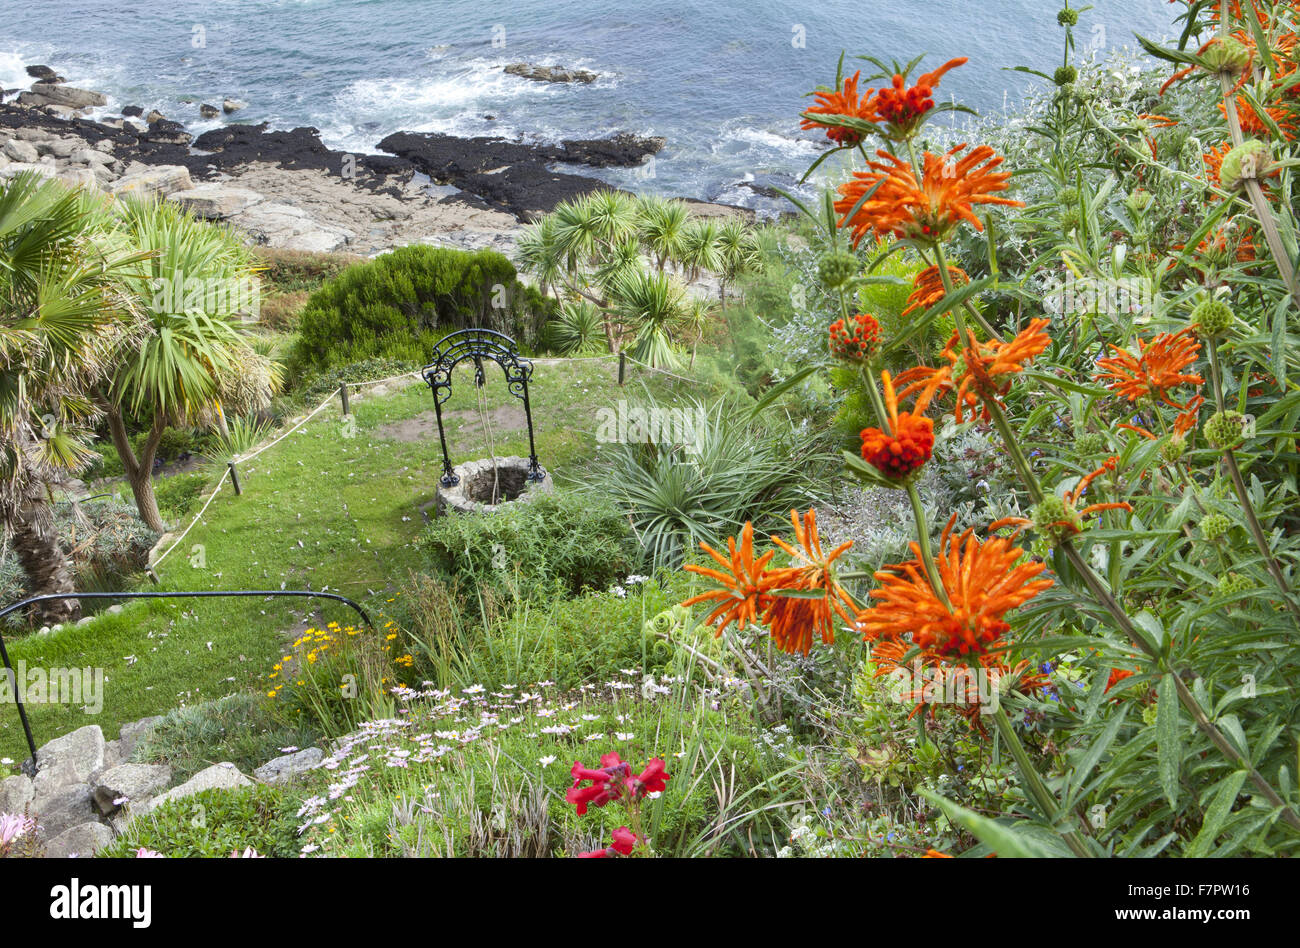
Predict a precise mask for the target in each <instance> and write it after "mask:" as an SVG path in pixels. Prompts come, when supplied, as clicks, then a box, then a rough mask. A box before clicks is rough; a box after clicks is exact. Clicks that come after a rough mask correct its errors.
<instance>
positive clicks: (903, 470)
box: [862, 372, 934, 480]
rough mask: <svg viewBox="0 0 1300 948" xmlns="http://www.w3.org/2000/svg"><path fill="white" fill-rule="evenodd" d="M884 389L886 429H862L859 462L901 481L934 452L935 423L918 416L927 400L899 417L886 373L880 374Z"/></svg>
mask: <svg viewBox="0 0 1300 948" xmlns="http://www.w3.org/2000/svg"><path fill="white" fill-rule="evenodd" d="M880 378H881V381H883V382H884V389H885V411H886V412H887V413H888V416H889V417H888V425H889V430H888V431H884V430H882V429H880V428H864V429H863V431H862V459H863V460H864V461H866V462H867V463H868V464H870V465H871V466H872V467H874V468H876V470H878V471H880V472H881V473H882V474H884V475H885V476H886V477H889V478H892V479H894V480H902V479H904V478H906V477H908V476H909V475H910V474H912V473H913V472H915V471H918V470H920V469H921V467H922V466H923V465H924V464H925V462H927V461H929V460H930V455H931V453H932V452H933V450H934V422H933V421H932V420H931V419H929V418H926V417H924V416H923V415H922V414H921V413H922V412H924V411H925V409H926V406H927V405H928V404H929V399H928V398H923V399H920V400H918V401H917V403H916V405H915V406H914V407H913V409H912V411H910V412H906V411H905V412H903V413H902V414H899V411H898V398H897V396H896V395H895V393H894V384H893V380H892V379H890V377H889V373H888V372H882V373H881V374H880Z"/></svg>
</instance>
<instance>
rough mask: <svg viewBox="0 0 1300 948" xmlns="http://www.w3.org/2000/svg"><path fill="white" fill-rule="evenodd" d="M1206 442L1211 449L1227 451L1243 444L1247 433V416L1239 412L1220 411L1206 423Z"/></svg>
mask: <svg viewBox="0 0 1300 948" xmlns="http://www.w3.org/2000/svg"><path fill="white" fill-rule="evenodd" d="M1204 430H1205V440H1206V441H1208V442H1209V443H1210V445H1211V447H1215V448H1218V449H1219V450H1220V451H1227V450H1229V449H1231V448H1233V447H1235V446H1236V445H1238V444H1240V443H1241V439H1242V438H1243V437H1244V436H1245V432H1246V416H1245V415H1243V414H1242V413H1241V412H1239V411H1219V412H1215V413H1214V414H1213V415H1211V416H1210V419H1209V421H1207V422H1206V423H1205V429H1204Z"/></svg>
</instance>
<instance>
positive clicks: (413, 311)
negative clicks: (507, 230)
mask: <svg viewBox="0 0 1300 948" xmlns="http://www.w3.org/2000/svg"><path fill="white" fill-rule="evenodd" d="M554 308H555V303H554V301H552V300H546V299H545V298H543V297H542V296H541V294H540V293H538V292H537V291H536V290H535V289H532V288H531V287H526V286H524V285H523V284H522V283H520V282H519V281H518V280H517V279H516V275H515V268H514V265H513V264H511V262H510V261H509V260H507V259H506V258H505V257H503V256H502V255H501V254H499V253H496V252H494V251H490V250H480V251H476V252H473V253H468V252H465V251H461V250H449V249H446V248H442V247H428V246H424V245H415V246H410V247H401V248H399V249H397V250H394V251H393V252H391V253H387V254H384V255H383V256H380V257H378V258H376V259H374V260H372V261H369V262H368V263H363V264H358V265H357V266H354V267H349V268H348V269H347V270H345V271H343V272H342V273H340V274H339V275H338V276H337V277H335V278H334V279H332V280H330V281H329V282H328V283H326V284H325V285H324V286H322V287H321V288H320V289H318V290H317V291H316V292H314V293H313V294H312V295H311V297H310V298H309V299H308V300H307V304H306V305H305V306H304V307H303V310H302V313H301V314H300V317H299V332H300V335H299V340H298V343H297V345H296V346H295V348H294V350H293V353H292V354H291V356H290V366H291V370H292V372H302V371H305V370H309V369H313V368H314V369H317V370H322V369H326V368H330V367H333V366H337V365H344V364H346V363H349V362H356V361H359V360H361V359H372V358H390V359H399V360H402V361H408V362H420V363H421V364H423V363H427V362H428V361H429V360H430V358H431V357H432V353H433V349H434V347H435V346H436V345H437V343H438V340H439V339H441V338H442V337H443V336H445V335H446V334H447V333H449V332H453V331H455V330H458V329H465V328H470V327H483V328H487V329H494V330H497V331H498V332H504V333H506V334H507V335H509V336H512V337H513V338H514V339H516V341H518V342H519V343H520V344H521V345H523V346H527V347H533V346H536V345H537V343H538V341H539V339H540V337H541V331H542V326H543V324H544V323H545V322H546V320H547V318H548V317H549V316H550V314H551V313H552V312H553V311H554Z"/></svg>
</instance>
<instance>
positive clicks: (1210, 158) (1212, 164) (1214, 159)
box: [1201, 141, 1232, 187]
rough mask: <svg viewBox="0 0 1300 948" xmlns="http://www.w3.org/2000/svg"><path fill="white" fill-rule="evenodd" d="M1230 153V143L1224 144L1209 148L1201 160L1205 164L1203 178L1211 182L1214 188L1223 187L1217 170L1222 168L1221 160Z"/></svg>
mask: <svg viewBox="0 0 1300 948" xmlns="http://www.w3.org/2000/svg"><path fill="white" fill-rule="evenodd" d="M1230 151H1232V142H1230V141H1229V142H1224V143H1223V144H1221V145H1217V146H1216V147H1214V148H1211V149H1210V150H1209V151H1207V152H1206V153H1205V154H1204V155H1202V156H1201V160H1202V161H1203V162H1204V163H1205V176H1206V177H1207V178H1208V179H1209V180H1210V181H1211V182H1213V184H1214V185H1215V186H1216V187H1223V181H1222V180H1220V178H1219V170H1220V169H1221V168H1222V167H1223V159H1224V158H1226V157H1227V156H1228V152H1230Z"/></svg>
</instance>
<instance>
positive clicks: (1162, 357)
mask: <svg viewBox="0 0 1300 948" xmlns="http://www.w3.org/2000/svg"><path fill="white" fill-rule="evenodd" d="M1110 348H1111V350H1112V351H1113V352H1114V353H1115V355H1114V356H1112V357H1110V358H1106V359H1098V360H1097V367H1098V368H1099V369H1102V370H1103V371H1101V372H1098V373H1097V374H1096V375H1094V376H1093V378H1094V379H1096V380H1097V381H1098V382H1105V383H1106V385H1107V387H1108V388H1109V389H1110V390H1111V391H1112V392H1114V393H1115V394H1116V395H1119V396H1121V397H1123V398H1126V399H1128V400H1129V401H1130V402H1138V401H1142V400H1144V399H1147V398H1152V399H1156V400H1158V401H1162V402H1164V403H1165V404H1166V405H1171V406H1173V407H1174V408H1177V409H1179V410H1183V409H1185V408H1186V407H1187V406H1186V405H1180V404H1178V403H1177V402H1175V401H1173V400H1171V399H1170V398H1169V390H1170V389H1172V388H1177V387H1178V386H1179V385H1201V384H1202V383H1204V381H1205V379H1203V378H1202V377H1201V376H1199V375H1196V374H1194V373H1189V372H1184V371H1183V370H1184V369H1186V368H1187V367H1188V366H1190V365H1191V364H1192V363H1194V362H1195V361H1196V357H1197V354H1198V353H1199V352H1200V351H1201V344H1200V343H1199V342H1197V341H1196V334H1195V332H1194V331H1193V330H1192V329H1191V328H1187V329H1183V330H1181V331H1179V332H1177V333H1172V334H1170V333H1161V334H1160V335H1158V336H1156V337H1155V338H1154V339H1152V340H1151V341H1150V342H1149V343H1148V342H1144V341H1142V340H1141V339H1139V340H1138V354H1137V355H1136V356H1134V355H1133V354H1132V353H1131V352H1127V351H1125V350H1124V349H1121V348H1119V347H1118V346H1115V345H1112V346H1111V347H1110ZM1108 380H1109V381H1108Z"/></svg>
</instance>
